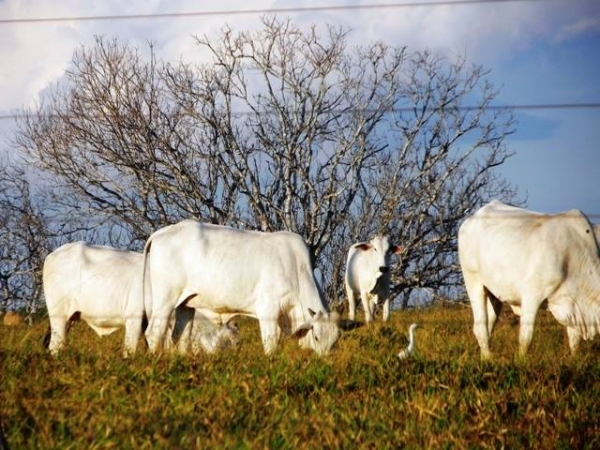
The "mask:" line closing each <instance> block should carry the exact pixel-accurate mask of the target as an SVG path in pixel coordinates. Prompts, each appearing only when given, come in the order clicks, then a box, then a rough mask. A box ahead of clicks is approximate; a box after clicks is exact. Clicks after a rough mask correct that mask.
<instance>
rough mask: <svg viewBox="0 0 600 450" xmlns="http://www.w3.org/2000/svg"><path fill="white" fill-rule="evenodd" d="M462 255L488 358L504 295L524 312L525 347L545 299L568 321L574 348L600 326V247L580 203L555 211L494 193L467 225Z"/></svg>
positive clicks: (460, 249)
mask: <svg viewBox="0 0 600 450" xmlns="http://www.w3.org/2000/svg"><path fill="white" fill-rule="evenodd" d="M458 255H459V259H460V265H461V269H462V273H463V276H464V280H465V285H466V289H467V294H468V296H469V299H470V301H471V308H472V311H473V331H474V334H475V336H476V338H477V341H478V343H479V347H480V349H481V356H482V358H489V357H490V355H491V354H490V349H489V340H490V335H491V333H492V330H493V328H494V324H495V322H496V318H497V317H498V315H499V314H500V311H501V309H502V304H503V303H508V304H510V305H511V306H513V307H514V309H515V310H516V312H517V313H519V314H520V316H521V320H520V330H519V353H520V355H525V354H526V353H527V350H528V348H529V344H530V343H531V339H532V337H533V328H534V322H535V317H536V314H537V311H538V309H539V308H540V306H542V304H546V303H547V305H548V309H549V310H550V312H551V313H552V315H553V316H554V317H555V318H556V320H558V322H560V323H561V324H562V325H564V326H565V327H566V328H567V335H568V338H569V346H570V348H571V351H572V352H574V351H575V350H576V348H577V346H578V345H579V343H580V341H581V338H583V339H591V338H593V337H594V336H595V335H596V334H597V333H598V332H600V250H599V248H598V242H597V240H596V237H595V235H594V229H593V228H592V225H591V223H590V222H589V220H588V219H587V218H586V217H585V215H583V214H582V213H581V212H580V211H577V210H572V211H567V212H564V213H561V214H554V215H548V214H540V213H535V212H531V211H527V210H525V209H521V208H516V207H513V206H509V205H506V204H504V203H501V202H499V201H492V202H490V203H488V204H487V205H485V206H483V207H482V208H481V209H479V210H478V211H477V212H476V213H475V214H474V215H473V216H471V217H470V218H468V219H466V220H465V222H464V223H463V224H462V225H461V227H460V229H459V232H458Z"/></svg>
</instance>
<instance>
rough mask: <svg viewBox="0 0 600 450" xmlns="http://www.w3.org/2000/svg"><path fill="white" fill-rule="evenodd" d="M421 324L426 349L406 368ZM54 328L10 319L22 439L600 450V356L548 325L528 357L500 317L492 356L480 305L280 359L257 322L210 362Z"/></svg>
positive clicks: (11, 437) (107, 444) (8, 401)
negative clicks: (53, 339) (57, 342)
mask: <svg viewBox="0 0 600 450" xmlns="http://www.w3.org/2000/svg"><path fill="white" fill-rule="evenodd" d="M415 321H416V322H419V323H420V324H421V325H422V326H423V328H422V329H420V330H418V331H417V333H418V336H417V337H418V344H417V348H418V351H419V354H418V356H417V357H416V358H415V359H413V360H411V361H404V362H403V361H400V360H399V359H398V358H397V357H396V356H395V355H396V353H397V352H398V351H399V350H400V349H401V348H402V345H403V343H402V341H403V336H404V335H405V333H406V330H407V328H408V325H409V324H410V323H411V322H415ZM46 326H47V325H46V323H40V324H39V325H37V326H34V327H30V326H27V325H19V326H16V327H0V369H1V372H0V416H1V418H2V422H3V424H4V429H5V430H4V431H5V436H6V438H7V440H8V443H9V445H10V447H11V448H12V449H20V448H74V449H79V448H91V449H94V448H102V449H106V448H118V449H127V448H135V449H144V448H186V449H188V448H249V449H250V448H252V449H258V448H278V449H279V448H289V449H292V448H293V449H303V448H319V449H320V448H375V447H376V448H380V449H381V448H383V449H385V448H401V447H402V448H419V449H420V448H473V447H476V448H523V447H525V448H559V449H560V448H564V449H573V448H590V449H592V448H600V415H599V414H598V411H600V358H599V357H598V343H597V342H591V343H589V342H586V343H584V344H583V345H582V349H581V352H580V353H579V354H578V355H577V356H575V357H570V356H569V354H568V348H567V343H566V336H565V333H564V331H563V329H562V328H561V327H560V326H559V325H558V324H556V323H555V321H554V320H553V319H552V317H550V316H549V315H548V314H547V312H542V313H541V314H540V317H539V318H538V322H537V328H536V334H535V337H534V343H533V347H532V349H531V353H530V357H529V358H527V359H526V360H521V361H520V360H516V359H514V358H513V355H514V353H515V350H516V344H517V342H516V340H517V332H518V325H517V323H516V321H515V320H513V319H512V318H511V317H510V316H509V315H505V316H503V317H502V318H501V321H500V323H499V326H498V328H497V330H496V332H495V334H494V342H493V346H492V349H493V350H495V352H496V354H497V356H496V359H495V360H494V361H493V362H480V361H479V356H478V348H477V344H476V342H475V338H474V337H473V334H472V332H471V313H470V310H469V309H467V308H461V307H454V308H441V307H435V308H430V309H423V310H414V311H407V312H403V311H399V312H395V314H393V315H392V319H391V321H390V322H389V323H387V324H382V323H375V324H374V325H372V326H369V327H366V326H365V327H361V328H358V329H355V330H352V331H348V332H345V333H344V334H343V336H342V338H341V340H340V342H339V344H338V346H337V348H336V350H335V352H334V353H333V354H332V355H331V356H330V357H328V358H319V357H316V356H314V355H313V354H312V353H311V352H308V351H304V350H301V349H299V348H298V346H297V345H296V343H295V342H293V341H291V340H285V341H284V342H283V345H282V347H281V348H280V349H279V350H280V351H278V353H277V354H276V355H275V356H272V357H266V356H264V355H263V353H262V347H261V345H260V343H259V339H258V331H257V324H256V322H255V321H252V320H249V319H248V320H244V321H242V322H241V331H242V343H241V345H240V347H239V348H238V349H235V350H231V351H226V352H223V353H221V354H218V355H214V356H205V355H203V356H200V357H196V358H191V357H179V356H173V355H163V356H161V357H157V356H153V355H149V354H148V353H147V352H146V351H145V349H142V350H141V351H140V352H139V353H138V354H137V355H136V356H135V357H134V358H132V359H131V360H123V359H122V358H121V357H120V354H121V342H122V337H123V335H122V333H116V334H114V335H112V336H108V337H106V338H103V339H100V338H98V337H96V335H95V334H93V332H92V331H91V330H89V329H88V328H87V327H86V326H85V325H84V324H78V325H76V327H74V329H73V330H72V333H71V334H70V336H69V337H70V345H69V347H68V348H67V349H66V350H65V351H64V352H63V353H62V354H61V355H60V356H59V357H58V358H52V357H50V356H49V355H47V353H46V352H45V351H44V350H43V348H42V344H41V341H42V338H43V335H44V333H45V331H46Z"/></svg>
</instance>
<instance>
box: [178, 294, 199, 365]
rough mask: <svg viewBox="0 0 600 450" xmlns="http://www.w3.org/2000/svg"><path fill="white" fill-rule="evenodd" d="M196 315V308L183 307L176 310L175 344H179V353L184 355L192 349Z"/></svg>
mask: <svg viewBox="0 0 600 450" xmlns="http://www.w3.org/2000/svg"><path fill="white" fill-rule="evenodd" d="M195 313H196V310H195V309H194V308H189V307H187V306H183V305H182V306H178V307H177V309H175V326H174V327H173V343H176V342H177V351H178V352H179V353H180V354H182V355H185V354H186V353H187V352H188V350H189V348H190V344H191V337H192V327H193V322H194V314H195Z"/></svg>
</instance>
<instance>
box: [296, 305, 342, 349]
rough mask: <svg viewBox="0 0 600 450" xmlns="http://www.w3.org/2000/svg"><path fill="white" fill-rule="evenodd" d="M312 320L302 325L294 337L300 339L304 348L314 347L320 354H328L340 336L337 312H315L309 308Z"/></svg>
mask: <svg viewBox="0 0 600 450" xmlns="http://www.w3.org/2000/svg"><path fill="white" fill-rule="evenodd" d="M308 312H309V314H310V316H311V317H310V320H309V321H308V322H305V323H304V324H302V325H300V326H299V327H298V329H297V330H296V331H295V332H294V334H293V337H295V338H297V339H298V340H299V343H300V346H301V347H302V348H312V349H313V350H314V351H316V352H317V354H318V355H327V354H328V353H329V352H330V351H331V348H332V347H333V345H334V344H335V343H336V341H337V340H338V338H339V337H340V328H339V326H338V322H339V319H340V316H339V314H338V313H337V312H335V311H334V312H330V313H328V312H324V311H319V312H317V313H315V312H314V311H313V310H312V309H310V308H309V309H308Z"/></svg>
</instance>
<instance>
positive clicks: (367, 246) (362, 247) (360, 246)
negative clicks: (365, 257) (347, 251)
mask: <svg viewBox="0 0 600 450" xmlns="http://www.w3.org/2000/svg"><path fill="white" fill-rule="evenodd" d="M371 247H373V246H372V245H371V244H369V243H368V242H362V243H360V244H356V248H357V249H358V250H363V251H367V250H369V249H370V248H371Z"/></svg>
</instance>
